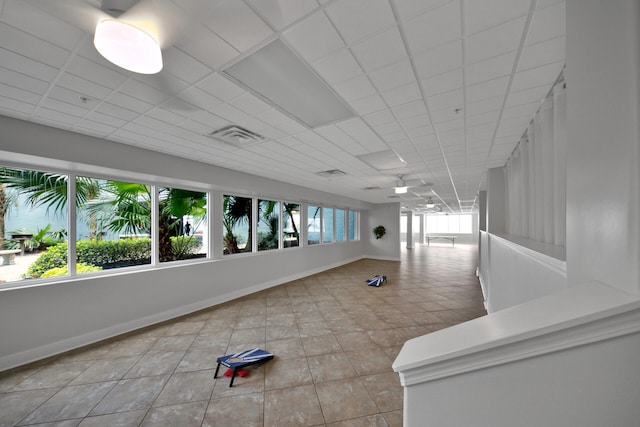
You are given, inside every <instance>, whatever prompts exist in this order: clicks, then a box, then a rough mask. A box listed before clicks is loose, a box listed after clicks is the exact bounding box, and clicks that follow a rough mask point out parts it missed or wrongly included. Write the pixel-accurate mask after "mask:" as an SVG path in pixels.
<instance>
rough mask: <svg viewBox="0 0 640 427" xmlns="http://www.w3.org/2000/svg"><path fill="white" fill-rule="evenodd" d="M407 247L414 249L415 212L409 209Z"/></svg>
mask: <svg viewBox="0 0 640 427" xmlns="http://www.w3.org/2000/svg"><path fill="white" fill-rule="evenodd" d="M407 249H413V212H411V211H407Z"/></svg>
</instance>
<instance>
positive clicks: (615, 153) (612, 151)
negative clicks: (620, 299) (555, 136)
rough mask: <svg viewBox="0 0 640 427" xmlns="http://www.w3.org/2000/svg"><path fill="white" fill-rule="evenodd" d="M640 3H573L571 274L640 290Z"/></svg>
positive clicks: (569, 46) (569, 194) (569, 172)
mask: <svg viewBox="0 0 640 427" xmlns="http://www.w3.org/2000/svg"><path fill="white" fill-rule="evenodd" d="M639 33H640V2H638V1H637V0H616V1H615V2H604V1H599V0H569V1H567V68H566V73H565V76H566V81H567V138H568V140H567V142H568V144H567V268H568V270H567V274H568V278H569V283H570V285H572V286H573V285H575V284H578V283H581V282H583V281H585V280H592V279H596V280H601V281H603V282H605V283H608V284H611V285H612V286H616V287H618V288H620V289H624V290H626V291H628V292H632V293H636V294H637V293H639V292H640V196H639V195H640V181H639V179H640V178H639V169H640V154H639V153H640V133H639V132H638V126H639V125H640V113H639V106H640V59H639V56H640V34H639Z"/></svg>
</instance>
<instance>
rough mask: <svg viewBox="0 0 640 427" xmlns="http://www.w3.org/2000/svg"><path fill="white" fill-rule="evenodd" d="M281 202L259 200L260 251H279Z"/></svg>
mask: <svg viewBox="0 0 640 427" xmlns="http://www.w3.org/2000/svg"><path fill="white" fill-rule="evenodd" d="M279 236H280V202H276V201H273V200H258V250H259V251H268V250H272V249H278V241H279Z"/></svg>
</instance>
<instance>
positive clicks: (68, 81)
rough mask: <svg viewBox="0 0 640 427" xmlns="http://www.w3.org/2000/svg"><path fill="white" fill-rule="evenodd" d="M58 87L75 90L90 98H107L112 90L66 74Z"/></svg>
mask: <svg viewBox="0 0 640 427" xmlns="http://www.w3.org/2000/svg"><path fill="white" fill-rule="evenodd" d="M58 85H59V86H61V87H64V88H67V89H71V90H74V91H76V92H78V93H81V94H83V95H85V96H87V97H89V98H98V99H102V98H105V97H106V96H107V95H109V94H110V93H111V89H109V88H108V87H105V86H102V85H100V84H98V83H95V82H91V81H89V80H86V79H83V78H82V77H78V76H74V75H73V74H69V73H64V74H62V75H61V76H60V79H59V80H58Z"/></svg>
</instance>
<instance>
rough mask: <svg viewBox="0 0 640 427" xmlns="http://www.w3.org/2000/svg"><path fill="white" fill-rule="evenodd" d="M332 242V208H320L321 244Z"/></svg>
mask: <svg viewBox="0 0 640 427" xmlns="http://www.w3.org/2000/svg"><path fill="white" fill-rule="evenodd" d="M333 241H334V240H333V208H322V243H331V242H333Z"/></svg>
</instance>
